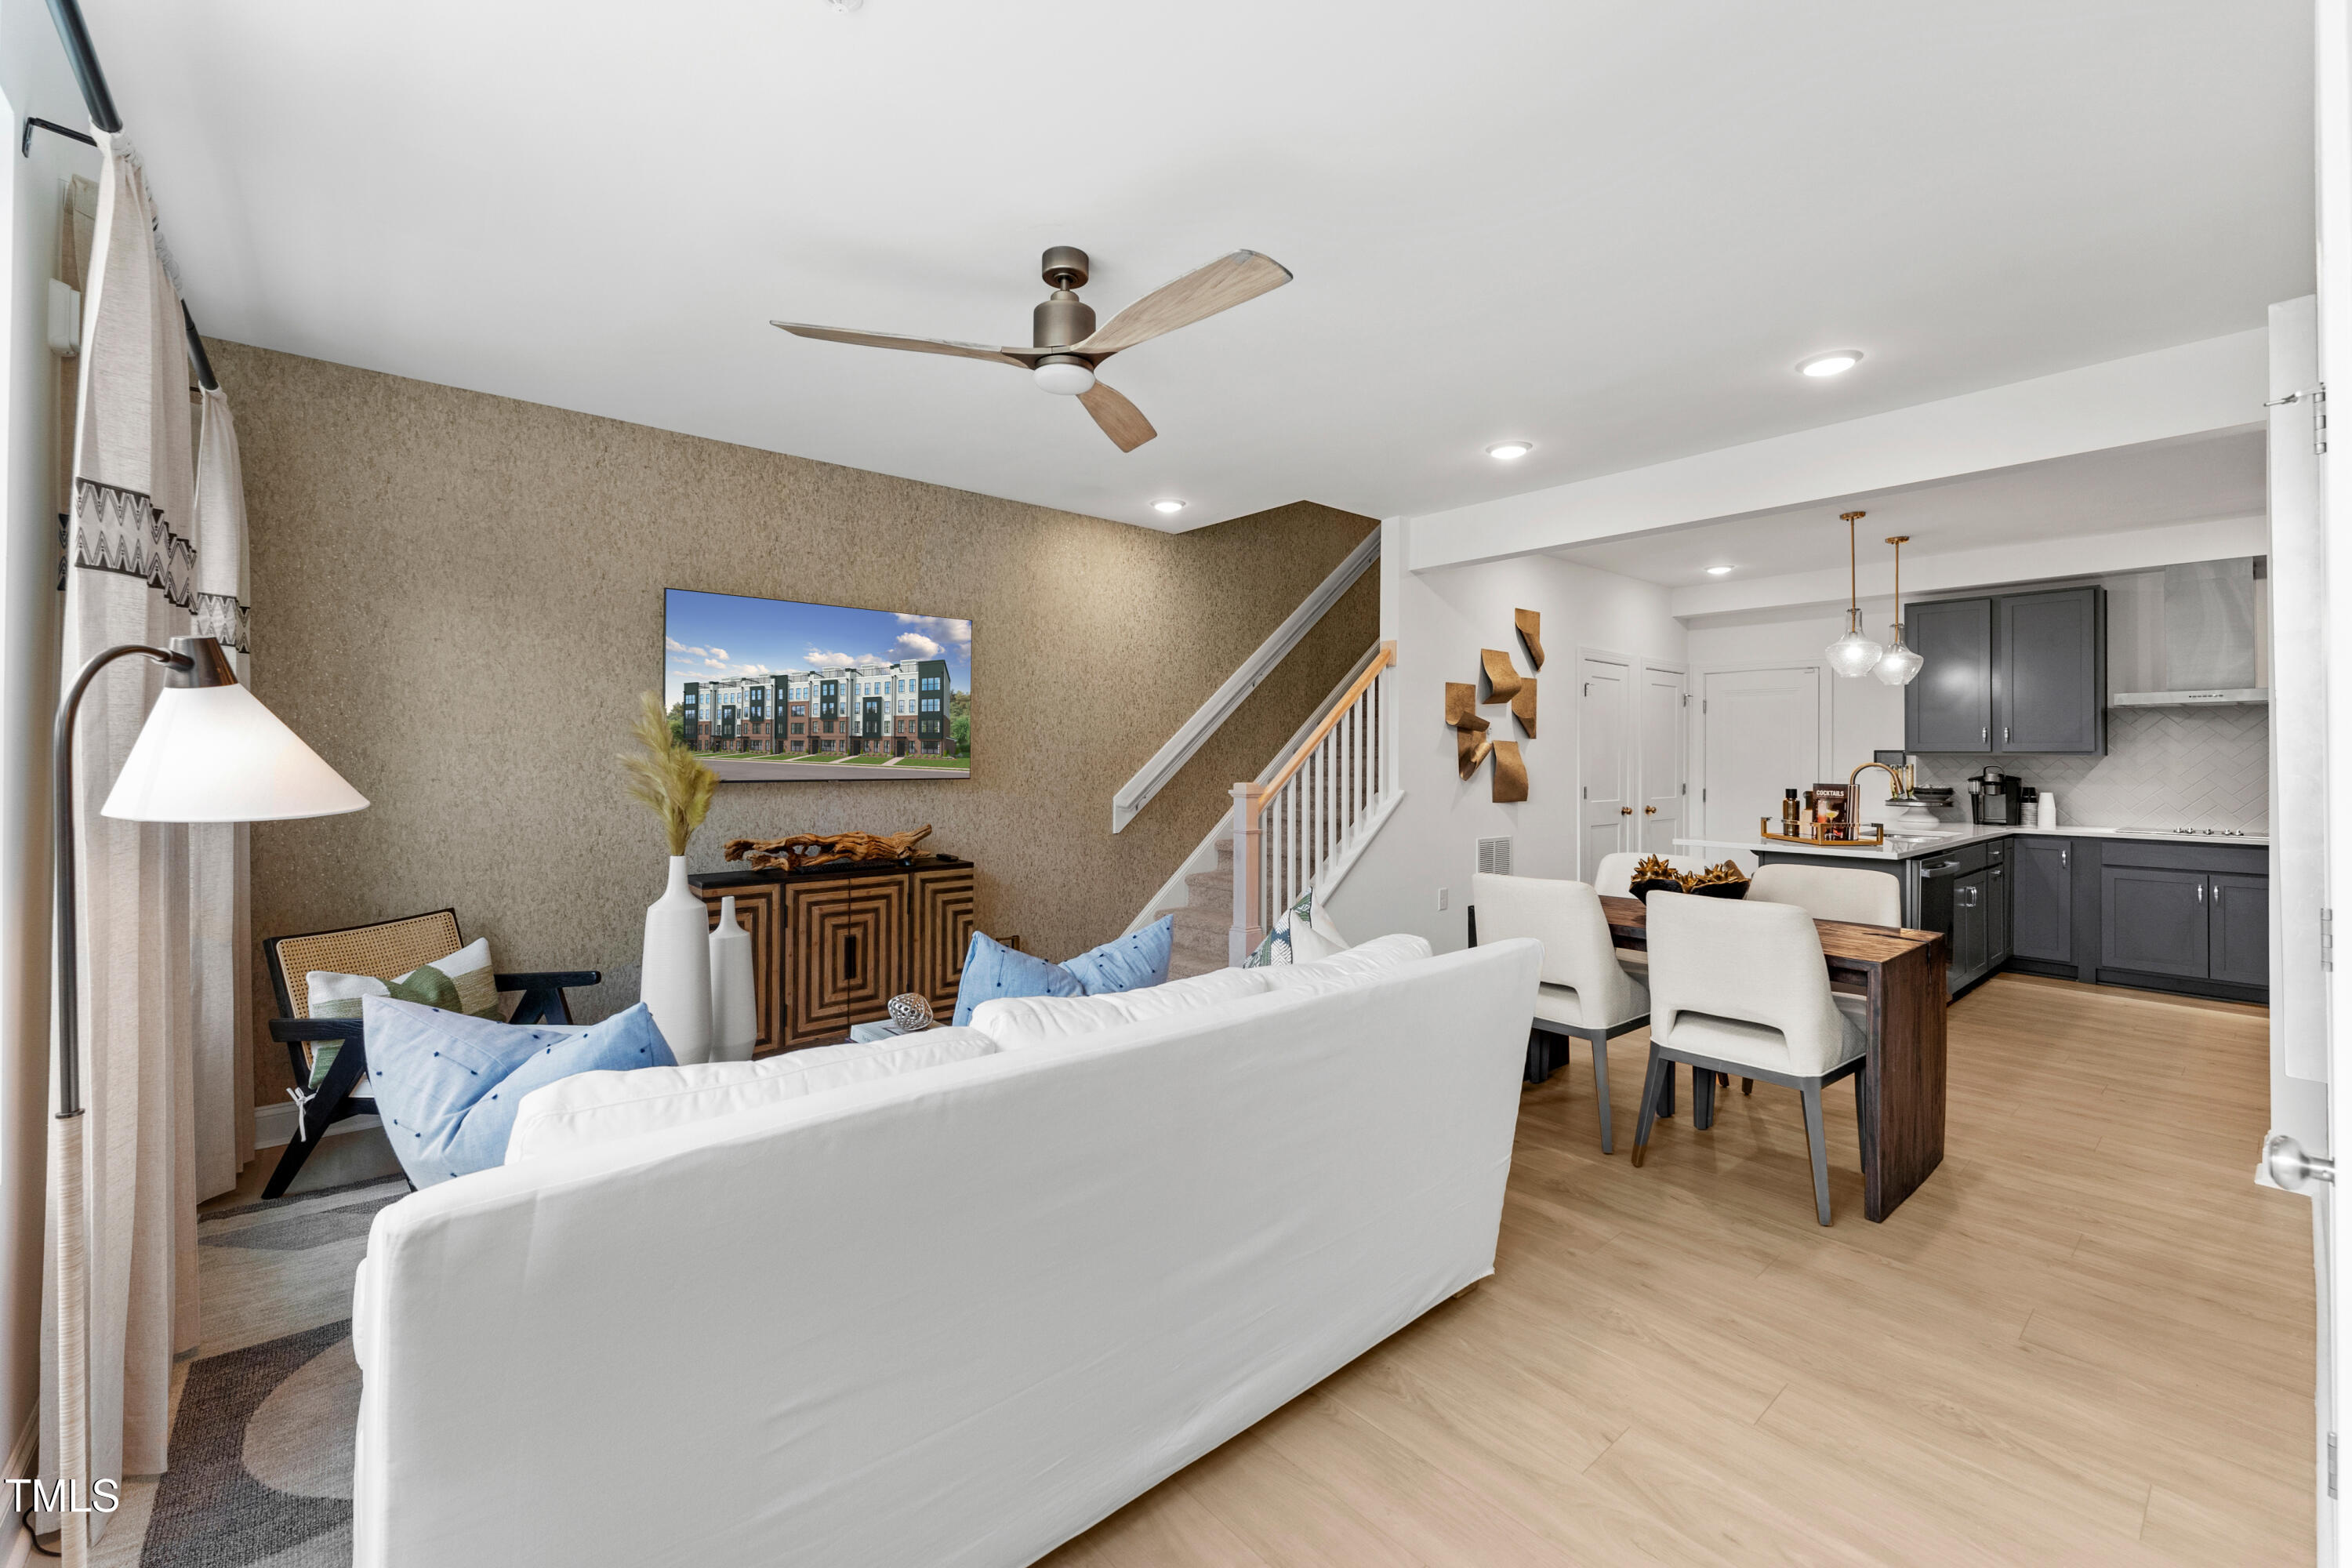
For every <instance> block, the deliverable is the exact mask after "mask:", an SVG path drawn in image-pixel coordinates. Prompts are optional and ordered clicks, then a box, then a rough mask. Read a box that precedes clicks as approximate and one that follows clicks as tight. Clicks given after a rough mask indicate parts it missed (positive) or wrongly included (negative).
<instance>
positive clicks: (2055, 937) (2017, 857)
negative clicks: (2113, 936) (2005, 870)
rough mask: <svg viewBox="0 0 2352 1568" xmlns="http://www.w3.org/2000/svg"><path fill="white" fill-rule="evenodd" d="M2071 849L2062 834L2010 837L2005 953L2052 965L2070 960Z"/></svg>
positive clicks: (2072, 885)
mask: <svg viewBox="0 0 2352 1568" xmlns="http://www.w3.org/2000/svg"><path fill="white" fill-rule="evenodd" d="M2073 859H2074V854H2073V849H2072V847H2070V846H2069V845H2068V844H2067V842H2066V841H2065V840H2064V839H2063V838H2012V839H2011V840H2010V841H2009V875H2010V884H2011V885H2010V893H2009V951H2010V953H2011V956H2013V957H2017V958H2038V959H2042V960H2043V961H2045V962H2047V963H2073V962H2074V872H2073V868H2072V863H2073Z"/></svg>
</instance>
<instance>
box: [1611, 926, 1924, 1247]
mask: <svg viewBox="0 0 2352 1568" xmlns="http://www.w3.org/2000/svg"><path fill="white" fill-rule="evenodd" d="M1601 910H1602V911H1603V912H1604V913H1605V914H1606V915H1607V916H1608V917H1609V934H1610V936H1611V937H1612V939H1613V940H1614V941H1615V942H1616V943H1617V945H1618V946H1619V947H1622V948H1636V949H1640V950H1642V951H1643V952H1647V951H1648V950H1649V945H1650V937H1649V931H1648V929H1647V921H1648V918H1649V910H1647V909H1645V908H1644V907H1643V904H1642V902H1641V900H1637V899H1622V898H1611V897H1608V896H1606V895H1604V896H1603V897H1602V898H1601ZM1813 927H1814V929H1815V930H1816V931H1820V932H1821V937H1822V958H1823V959H1825V960H1826V961H1827V962H1828V964H1829V973H1830V979H1831V981H1832V983H1834V982H1838V981H1846V982H1858V983H1859V984H1860V985H1861V987H1862V989H1863V991H1864V994H1866V995H1867V996H1868V997H1869V1000H1870V1055H1869V1061H1868V1066H1867V1067H1866V1068H1865V1069H1864V1072H1863V1073H1862V1076H1861V1087H1860V1089H1858V1090H1857V1091H1856V1093H1857V1100H1858V1108H1859V1110H1860V1113H1861V1121H1862V1185H1863V1212H1864V1214H1865V1215H1869V1216H1870V1217H1871V1218H1872V1219H1874V1220H1883V1219H1885V1217H1886V1216H1887V1215H1891V1214H1893V1213H1894V1212H1895V1209H1896V1207H1897V1206H1898V1205H1901V1204H1902V1202H1903V1200H1904V1199H1905V1198H1907V1197H1909V1196H1910V1195H1911V1194H1913V1193H1914V1192H1916V1191H1917V1190H1918V1187H1919V1184H1920V1183H1922V1182H1924V1181H1926V1180H1927V1178H1928V1176H1929V1175H1930V1174H1932V1173H1934V1171H1935V1169H1936V1167H1937V1165H1939V1164H1941V1163H1943V1159H1944V1010H1945V1007H1946V1005H1948V996H1947V994H1946V989H1945V983H1944V981H1945V976H1944V971H1945V968H1946V965H1947V964H1948V962H1949V957H1950V955H1949V952H1948V949H1947V943H1946V940H1945V938H1944V936H1943V934H1942V933H1941V932H1940V931H1903V930H1898V929H1897V928H1895V927H1893V926H1866V925H1852V924H1849V923H1847V922H1846V921H1814V922H1813ZM1673 1092H1674V1078H1673V1075H1672V1074H1668V1075H1667V1079H1666V1089H1665V1090H1664V1095H1662V1096H1661V1100H1662V1103H1663V1105H1664V1109H1665V1110H1668V1111H1671V1110H1672V1109H1673V1101H1672V1100H1671V1099H1670V1098H1668V1097H1670V1096H1671V1095H1672V1094H1673Z"/></svg>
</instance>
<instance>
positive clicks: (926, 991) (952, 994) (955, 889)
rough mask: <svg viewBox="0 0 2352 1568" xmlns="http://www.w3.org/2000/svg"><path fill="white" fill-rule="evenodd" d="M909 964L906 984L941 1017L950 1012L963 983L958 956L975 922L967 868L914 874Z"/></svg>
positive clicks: (956, 867) (949, 867)
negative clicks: (912, 922)
mask: <svg viewBox="0 0 2352 1568" xmlns="http://www.w3.org/2000/svg"><path fill="white" fill-rule="evenodd" d="M914 900H915V907H914V929H913V931H912V933H911V941H910V943H909V946H910V948H911V952H910V955H909V956H910V957H911V959H912V963H911V965H910V972H909V973H908V976H907V989H908V990H909V991H919V992H921V993H922V994H923V995H924V997H925V998H927V999H928V1000H929V1002H930V1005H931V1011H932V1012H933V1013H935V1014H937V1015H938V1016H939V1017H940V1021H941V1022H945V1021H946V1020H947V1018H948V1017H949V1016H950V1015H951V1014H952V1013H953V1012H954V1011H955V1004H956V992H957V990H958V988H959V987H961V985H962V984H963V957H964V953H965V951H966V950H967V949H969V948H970V947H971V933H972V931H973V929H974V928H975V926H976V925H977V923H978V921H977V920H976V918H975V914H974V909H973V905H974V902H975V895H974V893H973V891H972V879H971V867H970V866H941V867H939V868H934V869H930V870H922V871H918V872H916V873H915V875H914Z"/></svg>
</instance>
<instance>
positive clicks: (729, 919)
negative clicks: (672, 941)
mask: <svg viewBox="0 0 2352 1568" xmlns="http://www.w3.org/2000/svg"><path fill="white" fill-rule="evenodd" d="M759 1042H760V999H759V997H758V995H757V994H755V993H754V992H753V990H752V987H751V932H750V931H745V930H744V929H743V928H742V927H741V926H740V925H738V924H737V923H736V921H735V896H734V895H733V894H732V893H730V894H728V895H727V896H726V897H725V898H722V899H720V900H719V924H718V926H717V927H716V928H714V929H713V930H712V931H711V933H710V1059H711V1060H712V1061H714V1062H748V1061H750V1060H751V1047H753V1046H755V1045H757V1044H759Z"/></svg>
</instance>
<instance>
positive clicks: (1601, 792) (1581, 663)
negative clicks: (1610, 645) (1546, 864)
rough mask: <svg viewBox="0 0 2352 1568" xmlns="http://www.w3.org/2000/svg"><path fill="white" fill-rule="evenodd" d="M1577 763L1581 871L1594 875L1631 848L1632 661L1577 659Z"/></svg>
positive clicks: (1586, 875)
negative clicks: (1606, 857) (1609, 859)
mask: <svg viewBox="0 0 2352 1568" xmlns="http://www.w3.org/2000/svg"><path fill="white" fill-rule="evenodd" d="M1576 676H1577V679H1578V681H1579V682H1580V685H1579V687H1578V689H1577V700H1576V702H1577V725H1576V766H1577V774H1578V779H1577V782H1578V784H1579V785H1580V788H1579V790H1578V792H1577V793H1578V795H1579V800H1578V803H1577V808H1578V810H1579V811H1580V812H1581V813H1582V814H1583V815H1582V832H1581V833H1580V836H1579V849H1580V855H1581V859H1580V862H1579V868H1578V871H1577V875H1578V876H1579V877H1581V878H1582V879H1584V880H1586V881H1588V882H1589V881H1591V879H1592V873H1593V869H1594V868H1596V867H1598V866H1599V865H1600V864H1601V857H1602V856H1603V855H1613V854H1615V853H1616V852H1617V851H1619V850H1621V849H1631V848H1632V847H1633V845H1634V844H1635V842H1636V839H1635V837H1634V834H1633V817H1634V811H1635V809H1636V802H1635V798H1634V790H1635V784H1634V778H1633V773H1634V755H1633V662H1632V661H1631V660H1629V659H1622V658H1610V657H1608V656H1606V655H1603V654H1589V653H1588V654H1582V655H1580V656H1579V657H1578V659H1577V670H1576Z"/></svg>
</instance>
